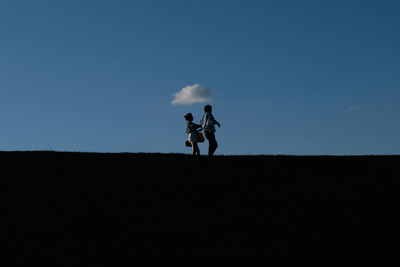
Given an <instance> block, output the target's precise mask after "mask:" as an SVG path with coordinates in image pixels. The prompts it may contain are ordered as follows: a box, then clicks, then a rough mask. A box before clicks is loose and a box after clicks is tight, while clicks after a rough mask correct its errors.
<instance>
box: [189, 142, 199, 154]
mask: <svg viewBox="0 0 400 267" xmlns="http://www.w3.org/2000/svg"><path fill="white" fill-rule="evenodd" d="M191 143H192V154H193V155H200V149H199V146H198V145H197V142H191Z"/></svg>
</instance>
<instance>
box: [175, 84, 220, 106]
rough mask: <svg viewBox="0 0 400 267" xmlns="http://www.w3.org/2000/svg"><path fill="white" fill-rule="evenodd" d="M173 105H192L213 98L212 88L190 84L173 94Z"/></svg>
mask: <svg viewBox="0 0 400 267" xmlns="http://www.w3.org/2000/svg"><path fill="white" fill-rule="evenodd" d="M173 96H174V99H173V100H172V104H173V105H190V104H193V103H202V102H207V101H210V100H212V99H213V96H212V93H211V90H210V89H208V88H205V87H203V86H202V85H200V84H194V85H188V86H186V87H184V88H182V89H181V90H180V91H179V92H176V93H174V94H173Z"/></svg>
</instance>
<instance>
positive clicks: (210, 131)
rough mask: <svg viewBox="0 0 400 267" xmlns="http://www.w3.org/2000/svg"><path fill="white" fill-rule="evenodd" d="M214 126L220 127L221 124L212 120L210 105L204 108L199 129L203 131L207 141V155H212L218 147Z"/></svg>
mask: <svg viewBox="0 0 400 267" xmlns="http://www.w3.org/2000/svg"><path fill="white" fill-rule="evenodd" d="M215 125H218V127H221V124H220V123H219V122H218V121H217V120H216V119H215V118H214V116H213V114H212V107H211V106H210V105H205V106H204V115H203V117H202V118H201V127H202V128H203V130H204V135H205V136H206V138H207V140H208V155H209V156H212V155H214V152H215V150H216V149H217V147H218V143H217V140H216V139H215Z"/></svg>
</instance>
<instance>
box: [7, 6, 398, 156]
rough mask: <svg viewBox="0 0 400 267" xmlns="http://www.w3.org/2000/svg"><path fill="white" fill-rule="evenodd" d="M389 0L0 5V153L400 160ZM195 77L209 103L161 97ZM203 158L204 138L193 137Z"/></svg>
mask: <svg viewBox="0 0 400 267" xmlns="http://www.w3.org/2000/svg"><path fill="white" fill-rule="evenodd" d="M399 13H400V2H399V1H395V0H385V1H377V0H376V1H375V0H374V1H372V0H336V1H328V0H326V1H324V0H303V1H297V0H292V1H289V0H286V1H285V0H274V1H268V0H225V1H220V0H202V1H191V0H185V1H184V0H181V1H179V0H168V1H164V0H153V1H151V0H107V1H106V0H63V1H61V0H35V1H32V0H18V1H16V0H0V125H1V127H0V150H5V151H9V150H56V151H80V152H160V153H191V151H190V148H187V147H185V146H184V141H185V139H186V134H185V120H184V118H183V115H184V114H185V113H187V112H192V113H193V115H194V120H195V122H196V121H197V122H198V121H199V120H200V118H201V116H202V114H203V106H204V105H205V104H211V105H212V106H213V113H214V116H215V118H216V119H217V120H218V121H219V122H220V123H221V128H217V133H216V136H217V140H218V142H219V145H220V146H219V148H218V150H217V152H216V155H237V154H291V155H322V154H323V155H360V154H361V155H363V154H400V105H399V103H400V16H399ZM196 84H198V85H200V86H202V87H204V88H206V89H208V90H209V92H211V93H212V95H213V100H209V101H206V102H198V103H192V104H190V105H179V104H172V101H173V99H174V94H175V93H177V92H180V91H181V89H182V88H185V87H187V86H193V85H196ZM200 150H201V152H202V154H205V153H206V150H207V144H206V143H203V144H200Z"/></svg>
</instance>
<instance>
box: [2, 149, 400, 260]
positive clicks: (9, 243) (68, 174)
mask: <svg viewBox="0 0 400 267" xmlns="http://www.w3.org/2000/svg"><path fill="white" fill-rule="evenodd" d="M0 158H1V162H2V166H3V177H2V187H1V188H2V191H1V196H2V204H1V207H2V208H1V211H2V230H1V236H0V242H1V243H0V246H1V247H0V249H1V250H2V251H3V253H4V255H11V257H12V259H13V261H14V263H15V265H29V264H33V263H35V262H36V263H39V264H40V265H42V266H134V265H137V266H269V265H271V266H284V265H286V266H287V265H291V266H293V265H296V266H313V265H317V266H338V265H342V264H346V265H358V264H359V263H360V262H361V261H363V262H365V261H366V262H368V263H371V265H372V266H378V265H379V266H381V265H382V266H383V265H385V263H388V262H390V261H391V259H392V256H394V255H395V247H392V245H391V244H392V243H391V241H392V239H394V236H393V234H394V233H395V231H396V228H397V225H398V222H399V221H398V220H397V219H396V217H397V216H396V215H397V214H396V211H397V209H398V207H397V203H396V200H395V197H396V195H397V192H398V186H399V181H398V166H399V163H400V157H398V156H343V157H342V156H335V157H331V156H215V157H213V158H208V157H205V156H202V157H200V158H195V157H193V156H191V155H183V154H147V153H138V154H133V153H73V152H51V151H48V152H46V151H43V152H39V151H32V152H0ZM8 266H13V265H8Z"/></svg>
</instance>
